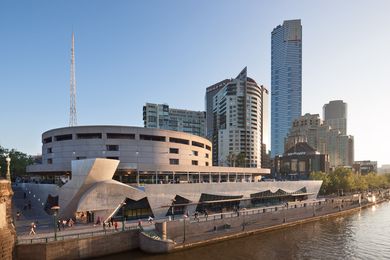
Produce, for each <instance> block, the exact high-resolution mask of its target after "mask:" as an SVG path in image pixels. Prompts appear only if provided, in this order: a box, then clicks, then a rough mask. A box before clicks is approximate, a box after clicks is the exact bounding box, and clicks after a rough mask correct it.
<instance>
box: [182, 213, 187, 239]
mask: <svg viewBox="0 0 390 260" xmlns="http://www.w3.org/2000/svg"><path fill="white" fill-rule="evenodd" d="M186 219H187V216H186V215H184V218H183V224H184V226H183V243H184V242H186Z"/></svg>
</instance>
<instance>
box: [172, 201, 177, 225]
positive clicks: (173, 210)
mask: <svg viewBox="0 0 390 260" xmlns="http://www.w3.org/2000/svg"><path fill="white" fill-rule="evenodd" d="M171 201H172V220H175V202H176V200H175V199H171Z"/></svg>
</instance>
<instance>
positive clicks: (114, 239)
mask: <svg viewBox="0 0 390 260" xmlns="http://www.w3.org/2000/svg"><path fill="white" fill-rule="evenodd" d="M138 247H139V230H129V231H124V232H118V233H114V234H109V235H102V236H96V237H89V238H83V239H69V240H64V241H56V242H50V243H41V244H20V245H17V246H16V259H20V260H27V259H31V260H45V259H66V260H68V259H80V258H91V257H98V256H105V255H111V254H116V253H120V252H125V251H129V250H132V249H136V248H138Z"/></svg>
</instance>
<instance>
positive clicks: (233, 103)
mask: <svg viewBox="0 0 390 260" xmlns="http://www.w3.org/2000/svg"><path fill="white" fill-rule="evenodd" d="M215 89H218V91H214V90H215ZM213 91H214V92H213ZM211 93H213V95H212V94H211ZM267 100H268V90H267V89H266V88H264V87H263V86H261V85H258V84H257V83H256V82H255V81H254V80H253V79H252V78H250V77H248V76H247V69H246V68H244V69H243V70H242V71H241V73H240V74H239V75H238V76H237V77H236V78H235V79H231V80H224V81H221V82H219V83H217V84H214V85H212V86H210V87H209V88H207V90H206V106H207V111H206V114H207V117H208V118H209V120H210V122H212V124H207V133H212V138H211V140H212V143H213V165H223V166H227V165H229V166H241V167H252V168H261V167H262V164H261V163H262V153H263V152H264V151H266V150H267V149H266V147H265V144H266V143H267V140H266V139H268V136H267V134H268V133H267V131H265V132H264V131H263V130H264V129H267V128H268V124H269V123H268V116H267V114H268V101H267ZM209 103H211V104H212V106H211V105H208V104H209ZM210 117H211V118H210Z"/></svg>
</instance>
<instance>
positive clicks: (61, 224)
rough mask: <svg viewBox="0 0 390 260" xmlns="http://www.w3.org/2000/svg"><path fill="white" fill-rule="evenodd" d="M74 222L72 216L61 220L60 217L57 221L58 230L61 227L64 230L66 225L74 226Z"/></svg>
mask: <svg viewBox="0 0 390 260" xmlns="http://www.w3.org/2000/svg"><path fill="white" fill-rule="evenodd" d="M74 223H75V222H74V220H73V219H72V218H70V219H68V220H66V219H63V220H60V219H59V220H58V221H57V229H58V231H61V229H62V230H64V229H65V228H66V227H73V225H74Z"/></svg>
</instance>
